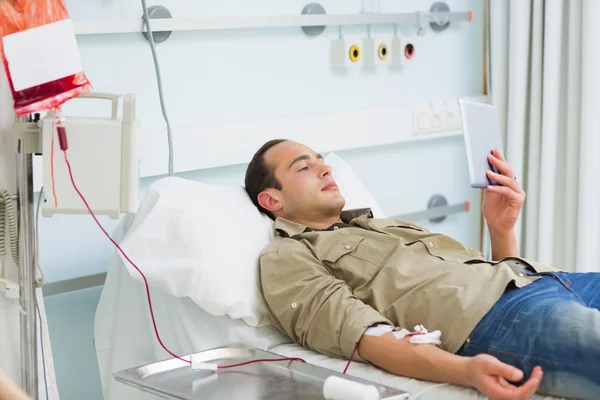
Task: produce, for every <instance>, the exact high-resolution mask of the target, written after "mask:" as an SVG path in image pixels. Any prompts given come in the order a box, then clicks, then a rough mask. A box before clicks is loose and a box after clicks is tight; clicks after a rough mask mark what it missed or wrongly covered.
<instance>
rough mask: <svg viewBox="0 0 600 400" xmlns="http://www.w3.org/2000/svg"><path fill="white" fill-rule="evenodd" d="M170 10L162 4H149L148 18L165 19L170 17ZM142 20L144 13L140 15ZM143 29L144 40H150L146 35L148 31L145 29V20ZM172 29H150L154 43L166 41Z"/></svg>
mask: <svg viewBox="0 0 600 400" xmlns="http://www.w3.org/2000/svg"><path fill="white" fill-rule="evenodd" d="M172 17H173V16H172V15H171V12H170V11H169V10H168V9H167V8H166V7H164V6H150V7H148V18H149V19H165V18H172ZM142 20H144V15H142ZM143 26H144V29H142V35H144V37H145V38H146V40H148V41H150V39H149V37H148V32H147V31H146V30H145V29H146V21H144V25H143ZM172 33H173V31H156V30H154V29H153V30H152V37H153V38H154V43H162V42H164V41H166V40H167V39H168V38H169V37H170V36H171V34H172Z"/></svg>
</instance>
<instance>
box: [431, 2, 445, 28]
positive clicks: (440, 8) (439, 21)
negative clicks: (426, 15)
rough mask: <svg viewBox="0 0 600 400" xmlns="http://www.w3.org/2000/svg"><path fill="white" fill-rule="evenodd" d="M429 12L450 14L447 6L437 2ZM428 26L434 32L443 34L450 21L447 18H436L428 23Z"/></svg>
mask: <svg viewBox="0 0 600 400" xmlns="http://www.w3.org/2000/svg"><path fill="white" fill-rule="evenodd" d="M429 11H430V12H432V13H437V12H441V13H443V12H450V7H448V4H446V3H444V2H443V1H437V2H435V3H433V5H432V6H431V8H430V9H429ZM429 26H430V27H431V29H432V30H433V31H434V32H443V31H445V30H446V29H447V28H448V27H449V26H450V21H449V20H448V18H447V17H446V18H444V17H441V18H436V19H435V20H433V21H430V22H429Z"/></svg>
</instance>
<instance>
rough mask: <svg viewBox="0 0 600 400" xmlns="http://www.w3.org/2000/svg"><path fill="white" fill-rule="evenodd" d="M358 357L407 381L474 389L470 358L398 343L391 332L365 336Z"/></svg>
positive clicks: (435, 348) (359, 347) (402, 342)
mask: <svg viewBox="0 0 600 400" xmlns="http://www.w3.org/2000/svg"><path fill="white" fill-rule="evenodd" d="M358 354H359V355H360V357H361V358H363V359H364V360H366V361H368V362H370V363H372V364H374V365H376V366H378V367H379V368H381V369H384V370H386V371H388V372H391V373H392V374H395V375H400V376H405V377H408V378H415V379H422V380H428V381H432V382H443V383H453V384H457V385H463V386H471V383H470V381H469V374H468V372H467V371H468V363H469V359H468V358H467V357H461V356H457V355H454V354H452V353H448V352H447V351H444V350H441V349H439V348H437V347H436V346H434V345H430V344H413V343H410V341H409V340H408V339H401V340H398V339H396V337H395V336H394V335H393V334H392V333H386V334H385V335H382V336H378V337H377V336H363V338H362V339H361V341H360V344H359V346H358Z"/></svg>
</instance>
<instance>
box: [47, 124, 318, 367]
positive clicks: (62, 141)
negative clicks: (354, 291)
mask: <svg viewBox="0 0 600 400" xmlns="http://www.w3.org/2000/svg"><path fill="white" fill-rule="evenodd" d="M52 135H53V136H54V130H53V132H52ZM66 138H67V135H66V130H65V129H64V127H62V131H61V132H60V133H59V142H60V147H61V150H62V151H63V153H64V156H65V163H66V165H67V169H68V170H69V178H70V179H71V184H72V185H73V189H75V191H76V192H77V194H78V195H79V197H80V198H81V200H82V201H83V203H84V204H85V207H86V208H87V210H88V212H89V213H90V215H91V216H92V218H93V219H94V221H95V222H96V224H97V225H98V227H99V228H100V230H101V231H102V232H103V233H104V235H106V237H107V238H108V240H110V241H111V242H112V244H113V245H115V247H116V248H117V250H119V252H120V253H121V254H122V255H123V257H125V259H126V260H127V261H128V262H129V263H130V264H131V265H132V266H133V267H134V268H135V269H136V270H137V272H139V274H140V275H141V276H142V279H143V280H144V286H145V287H146V296H147V298H148V307H149V308H150V317H151V318H152V325H153V327H154V333H155V334H156V339H157V340H158V343H160V345H161V347H162V348H163V349H164V350H165V351H166V352H167V353H169V354H170V355H171V356H173V357H175V358H177V359H178V360H181V361H183V362H185V363H187V364H191V363H192V362H191V361H190V360H186V359H185V358H182V357H180V356H178V355H177V354H175V353H173V352H172V351H171V350H169V349H168V348H167V346H165V345H164V343H163V342H162V339H161V338H160V335H159V333H158V328H157V326H156V320H155V318H154V310H153V308H152V299H151V297H150V286H149V285H148V281H147V279H146V276H145V275H144V273H143V272H142V271H141V270H140V269H139V268H138V266H137V265H135V263H134V262H133V261H131V259H129V257H128V256H127V254H125V252H124V251H123V249H121V246H119V244H118V243H117V242H115V241H114V239H113V238H111V237H110V235H109V234H108V232H106V230H105V229H104V227H103V226H102V224H100V222H99V221H98V219H97V218H96V215H95V214H94V212H93V211H92V209H91V207H90V205H89V204H88V202H87V200H86V199H85V197H84V196H83V195H82V194H81V192H80V191H79V188H78V187H77V184H76V183H75V179H74V178H73V171H72V169H71V163H70V162H69V158H68V157H67V148H68V144H67V142H66ZM275 361H300V362H303V363H304V362H306V361H304V360H303V359H301V358H296V357H293V358H287V357H285V358H274V359H264V360H252V361H246V362H242V363H239V364H233V365H219V366H218V367H217V368H218V369H226V368H234V367H241V366H244V365H248V364H254V363H258V362H275Z"/></svg>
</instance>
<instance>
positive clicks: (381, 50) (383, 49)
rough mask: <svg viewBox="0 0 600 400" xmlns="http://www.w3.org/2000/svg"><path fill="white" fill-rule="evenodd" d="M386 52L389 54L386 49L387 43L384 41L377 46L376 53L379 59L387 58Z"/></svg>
mask: <svg viewBox="0 0 600 400" xmlns="http://www.w3.org/2000/svg"><path fill="white" fill-rule="evenodd" d="M388 54H389V51H388V47H387V45H386V44H385V43H382V44H381V45H380V46H379V50H378V51H377V55H378V56H379V59H380V60H385V59H387V58H388Z"/></svg>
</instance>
